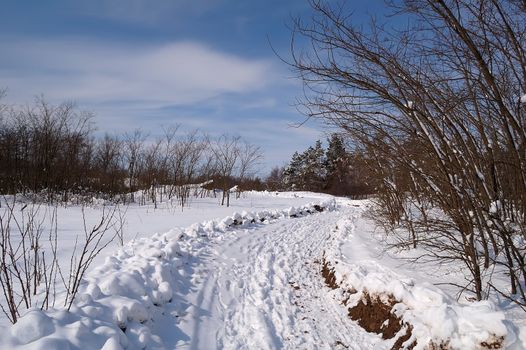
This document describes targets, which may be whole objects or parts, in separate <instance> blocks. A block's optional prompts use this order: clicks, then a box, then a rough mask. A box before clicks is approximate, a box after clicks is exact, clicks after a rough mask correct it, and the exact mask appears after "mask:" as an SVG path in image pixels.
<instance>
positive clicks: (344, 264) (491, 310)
mask: <svg viewBox="0 0 526 350" xmlns="http://www.w3.org/2000/svg"><path fill="white" fill-rule="evenodd" d="M320 197H323V198H320ZM327 200H328V198H327V196H323V195H316V194H309V193H288V194H280V195H278V196H276V195H275V194H256V193H252V194H248V195H247V196H246V197H245V198H243V199H240V200H239V201H235V202H234V203H233V206H232V207H230V208H224V207H223V208H221V207H219V206H218V205H217V202H215V201H210V200H203V201H202V202H194V203H193V204H192V207H191V208H189V209H185V211H184V212H181V211H180V209H176V210H173V209H170V208H167V209H157V210H155V211H154V210H153V209H152V208H149V209H146V208H144V207H129V208H128V211H127V218H128V219H127V220H128V221H127V223H126V227H125V229H126V231H125V234H126V236H127V237H135V236H136V237H137V239H135V240H133V241H131V242H129V243H128V244H126V245H125V246H124V247H122V248H120V249H118V250H117V247H116V246H113V248H110V249H109V250H108V252H107V253H106V254H105V257H102V256H101V259H99V261H98V262H97V265H98V266H97V267H96V268H94V269H93V270H92V271H91V272H90V273H89V274H88V277H87V278H86V283H85V284H84V285H83V286H82V290H81V293H80V294H79V297H78V301H77V304H76V305H75V306H74V307H73V308H72V312H71V313H66V312H63V311H60V310H59V309H57V310H51V311H49V312H46V313H44V312H40V311H37V310H32V311H30V312H29V313H28V314H27V315H26V316H25V317H23V318H22V319H21V320H20V321H19V323H18V324H17V325H15V326H13V327H10V326H3V327H5V328H6V329H8V330H9V331H8V333H6V335H5V336H3V337H1V338H0V348H5V349H13V348H21V349H67V348H70V349H99V348H105V349H120V348H129V349H141V348H147V349H154V348H165V349H174V348H178V349H179V348H181V349H216V348H217V349H280V348H286V349H390V348H391V347H392V345H393V343H394V341H395V339H390V340H383V339H382V338H381V337H380V336H379V335H377V334H372V333H367V332H366V331H364V330H363V329H362V328H360V327H359V326H358V325H357V323H356V322H353V321H351V320H350V319H349V317H348V315H347V308H346V307H344V306H343V305H342V298H343V297H348V296H346V295H345V292H346V290H349V289H355V290H357V293H356V294H353V296H351V298H350V299H351V301H352V298H358V297H359V296H360V293H361V292H362V291H363V290H364V289H366V290H368V291H369V292H370V293H388V294H391V295H394V296H395V297H396V298H397V299H399V300H400V301H401V303H400V304H399V307H398V313H399V314H400V315H401V318H402V319H404V320H407V321H410V322H412V324H413V326H414V335H415V336H416V335H418V336H419V337H422V338H423V339H426V340H427V339H435V340H445V339H449V340H451V345H452V346H454V348H456V349H470V348H473V349H474V348H476V347H475V346H476V343H477V342H478V343H480V342H481V341H484V340H486V339H487V338H488V337H489V336H495V337H497V338H498V337H501V336H503V337H504V338H505V343H504V344H505V345H506V346H507V347H509V348H511V349H522V348H525V347H524V339H521V336H523V335H524V331H522V332H521V330H522V329H524V326H525V316H524V315H523V314H524V312H522V311H520V312H519V311H518V310H516V309H515V308H509V309H505V310H504V311H503V310H501V309H498V308H497V306H500V307H502V306H503V304H502V303H500V304H499V303H498V300H495V301H494V302H492V301H489V302H482V303H476V302H469V301H468V300H466V299H465V298H464V299H462V300H461V301H460V303H459V302H457V301H456V300H454V298H452V297H453V296H454V290H453V289H451V288H442V289H439V288H438V287H436V286H434V285H432V283H436V282H437V281H442V282H443V281H444V279H446V281H452V280H454V279H455V278H460V276H457V275H455V274H454V273H448V272H447V271H441V270H440V269H438V268H437V267H436V266H419V265H411V264H408V263H405V262H404V261H402V260H400V259H399V257H398V255H394V254H385V253H384V252H383V249H382V244H383V241H382V240H381V239H380V237H381V236H380V235H379V233H378V232H375V229H374V227H373V226H372V224H371V221H370V220H369V219H367V218H364V217H363V215H362V214H363V212H364V210H365V209H366V206H367V205H368V203H367V202H363V201H349V200H344V199H338V200H337V201H336V202H334V201H327ZM320 201H324V203H323V204H322V206H323V208H324V211H323V212H318V210H317V209H319V208H320V207H319V206H318V207H315V206H314V205H313V204H310V205H307V203H309V202H315V203H319V202H320ZM318 205H319V204H318ZM291 206H293V207H294V208H291ZM62 210H68V211H69V212H68V213H70V215H68V216H67V217H68V220H67V225H65V226H63V228H61V229H60V232H62V233H61V235H63V238H65V237H68V232H69V233H70V234H69V235H71V234H73V232H76V229H78V228H76V226H75V225H77V224H78V219H75V217H76V216H75V213H76V215H77V216H78V213H79V212H78V209H76V208H68V209H61V211H62ZM96 212H97V211H96V209H93V213H94V214H93V215H92V216H96V215H95V213H96ZM233 212H236V213H237V214H235V215H232V213H233ZM59 214H60V213H59ZM227 215H230V216H227ZM215 218H219V219H215ZM213 219H215V220H213ZM75 220H77V221H75ZM59 221H60V219H59ZM192 223H199V224H192ZM191 224H192V225H191ZM182 227H186V228H182ZM154 232H158V233H159V234H153V233H154ZM112 251H113V252H114V253H113V254H110V253H111V252H112ZM322 259H327V260H329V261H330V262H331V263H332V264H333V265H334V266H335V274H336V276H337V280H338V283H339V284H340V285H341V287H342V288H339V289H335V290H331V289H329V288H328V287H327V286H326V285H325V282H324V280H323V278H322V277H321V273H320V271H321V263H320V262H321V261H322ZM445 276H447V277H445ZM346 302H349V301H348V300H347V301H346ZM347 305H350V304H347ZM426 337H427V338H426ZM423 345H425V344H424V342H422V343H420V346H419V347H420V348H421V347H423Z"/></svg>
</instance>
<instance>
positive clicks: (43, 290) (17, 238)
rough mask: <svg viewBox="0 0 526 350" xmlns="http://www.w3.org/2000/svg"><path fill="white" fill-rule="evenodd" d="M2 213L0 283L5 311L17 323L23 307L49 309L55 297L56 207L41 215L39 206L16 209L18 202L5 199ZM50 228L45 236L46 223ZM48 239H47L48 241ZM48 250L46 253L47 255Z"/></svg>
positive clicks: (2, 305) (56, 262)
mask: <svg viewBox="0 0 526 350" xmlns="http://www.w3.org/2000/svg"><path fill="white" fill-rule="evenodd" d="M4 204H5V208H4V210H3V212H2V214H1V215H0V285H1V287H2V296H3V302H1V303H0V308H1V309H2V312H3V313H4V314H5V315H6V316H7V318H8V319H9V321H11V322H12V323H16V321H17V320H18V318H19V317H20V308H21V307H24V309H27V308H30V307H39V308H41V309H47V308H48V307H49V305H50V303H51V304H52V305H53V303H54V299H55V293H54V290H55V289H54V287H55V286H54V281H55V280H56V276H57V268H58V261H57V207H56V206H55V207H52V209H51V212H50V213H49V215H43V216H42V217H39V212H40V211H41V210H48V208H46V209H42V208H41V207H40V206H39V205H25V206H24V207H22V209H21V211H22V213H21V214H18V213H16V212H15V201H14V199H13V201H12V202H11V201H8V200H5V199H4ZM47 219H49V223H48V224H49V228H48V229H47V230H48V231H49V233H48V235H47V237H45V236H44V231H45V228H44V223H45V220H47ZM46 239H47V242H46ZM46 253H47V255H46Z"/></svg>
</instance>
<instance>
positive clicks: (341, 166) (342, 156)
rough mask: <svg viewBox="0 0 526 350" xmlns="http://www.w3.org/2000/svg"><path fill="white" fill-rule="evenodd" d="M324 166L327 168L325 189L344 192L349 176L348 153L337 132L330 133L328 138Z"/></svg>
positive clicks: (336, 192)
mask: <svg viewBox="0 0 526 350" xmlns="http://www.w3.org/2000/svg"><path fill="white" fill-rule="evenodd" d="M328 142H329V146H328V147H327V152H326V159H325V168H326V170H327V181H326V190H328V191H329V192H331V193H335V194H339V193H343V192H345V188H344V187H346V185H347V183H350V180H351V179H349V178H348V176H349V165H350V164H349V163H350V162H349V160H350V158H349V154H348V153H347V151H346V150H345V146H344V145H343V141H342V138H341V137H340V136H339V135H338V134H332V135H331V138H330V139H329V140H328Z"/></svg>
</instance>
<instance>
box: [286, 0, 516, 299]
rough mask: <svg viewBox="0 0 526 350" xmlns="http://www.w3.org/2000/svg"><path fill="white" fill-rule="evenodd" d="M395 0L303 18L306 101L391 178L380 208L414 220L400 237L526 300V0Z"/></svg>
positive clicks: (486, 287)
mask: <svg viewBox="0 0 526 350" xmlns="http://www.w3.org/2000/svg"><path fill="white" fill-rule="evenodd" d="M388 3H389V4H390V6H391V10H392V13H393V14H395V16H392V17H389V18H388V19H386V23H382V22H381V21H378V20H372V21H371V24H370V26H367V27H360V26H357V25H356V23H355V22H353V16H352V15H349V13H351V12H352V9H349V8H347V7H345V6H343V7H339V6H336V5H334V4H331V3H329V2H324V1H317V0H315V1H314V0H313V1H311V6H312V9H313V10H314V13H315V15H314V17H313V20H312V21H302V20H300V19H298V20H297V21H295V23H294V31H293V33H294V35H297V36H300V37H301V40H293V45H292V46H293V49H292V59H291V62H290V63H291V66H292V67H293V69H295V71H296V72H297V74H298V76H299V77H300V78H301V79H302V81H303V83H304V84H305V91H306V94H305V98H304V101H303V106H304V107H305V113H306V114H307V115H308V116H312V117H317V118H321V119H323V120H324V121H325V122H327V123H329V124H330V125H332V126H334V127H337V128H339V129H340V130H341V132H342V133H343V134H345V135H346V136H347V137H348V138H349V140H351V142H352V143H353V144H354V145H355V147H356V148H357V149H359V150H360V152H361V154H363V156H364V163H365V164H366V165H367V168H368V171H369V172H370V173H371V174H372V177H373V178H375V179H378V180H379V181H378V182H377V184H376V188H377V200H378V209H379V214H380V215H377V216H376V217H377V218H378V219H379V221H381V222H383V223H384V224H386V226H389V227H388V228H389V232H391V233H392V234H393V235H399V233H400V232H409V234H408V235H407V236H405V237H404V236H400V235H399V236H400V237H398V240H399V242H400V243H399V245H401V246H406V247H419V248H421V249H423V251H424V252H425V253H423V254H422V256H420V258H427V259H433V260H436V261H438V262H440V263H444V262H452V263H454V262H459V263H461V264H463V265H464V267H465V268H466V270H465V271H467V272H468V277H466V283H465V285H462V286H460V287H461V290H463V291H464V290H470V291H472V292H473V293H474V295H475V296H476V298H477V299H483V298H485V297H486V296H487V295H488V293H489V292H490V291H491V292H497V293H500V294H502V295H504V296H506V297H509V298H510V299H511V300H513V301H514V302H516V303H519V304H520V305H521V306H523V307H526V259H525V253H526V246H525V244H524V241H525V239H526V36H525V35H524V33H526V5H525V3H524V1H515V0H503V1H493V0H490V1H487V0H475V1H467V0H448V1H446V0H411V1H399V2H398V1H397V2H388ZM398 16H402V17H401V18H402V20H401V21H398V22H397V21H396V20H395V21H393V22H391V19H392V18H400V17H398ZM305 41H307V42H308V43H309V45H308V49H307V50H302V49H301V48H300V47H299V46H297V45H296V43H299V42H305ZM400 226H402V227H405V228H407V230H397V228H399V227H400ZM494 276H498V278H494ZM504 277H505V278H506V279H507V281H508V282H507V283H501V282H500V281H499V278H501V280H502V279H503V278H504Z"/></svg>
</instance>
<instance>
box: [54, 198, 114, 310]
mask: <svg viewBox="0 0 526 350" xmlns="http://www.w3.org/2000/svg"><path fill="white" fill-rule="evenodd" d="M82 219H83V223H84V225H83V228H84V237H83V239H82V238H81V240H80V241H79V237H78V236H77V237H76V238H75V245H74V249H73V253H72V254H71V259H70V265H69V273H68V277H67V281H66V280H65V278H64V276H63V275H62V273H61V277H62V280H63V282H64V285H65V287H66V298H65V300H64V306H66V307H67V309H68V310H69V309H70V308H71V305H72V304H73V301H74V300H75V296H76V295H77V292H78V290H79V287H80V284H81V282H82V279H83V278H84V276H85V274H86V272H87V270H88V268H89V267H90V265H91V263H92V262H93V260H94V259H95V258H96V257H97V255H99V254H100V252H101V251H102V250H103V249H104V248H106V247H107V246H108V245H109V244H110V243H111V242H113V240H114V239H115V238H116V237H119V235H121V234H122V232H123V231H122V229H123V228H122V225H123V220H122V216H120V211H119V209H118V207H117V206H113V207H110V208H108V207H106V206H104V207H103V208H102V214H101V218H100V221H99V222H98V223H97V224H95V225H93V226H92V227H91V228H90V227H88V226H87V224H86V215H85V208H82Z"/></svg>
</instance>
